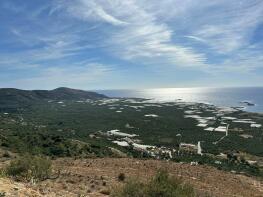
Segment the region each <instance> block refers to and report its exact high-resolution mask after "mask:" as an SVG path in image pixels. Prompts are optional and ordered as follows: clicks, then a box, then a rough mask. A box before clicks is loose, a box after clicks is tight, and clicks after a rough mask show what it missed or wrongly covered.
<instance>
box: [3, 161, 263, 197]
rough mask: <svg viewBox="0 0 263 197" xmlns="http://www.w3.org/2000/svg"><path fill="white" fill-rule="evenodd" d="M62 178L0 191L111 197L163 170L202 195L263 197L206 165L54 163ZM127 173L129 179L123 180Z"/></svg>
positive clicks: (238, 178)
mask: <svg viewBox="0 0 263 197" xmlns="http://www.w3.org/2000/svg"><path fill="white" fill-rule="evenodd" d="M53 166H54V168H55V169H56V170H60V175H59V177H57V178H54V179H48V180H45V181H43V182H40V183H36V184H32V183H27V184H26V183H21V182H15V181H13V180H11V179H7V178H0V185H1V188H0V192H2V193H3V192H5V193H6V196H29V197H30V196H70V197H72V196H76V197H77V196H96V197H97V196H108V195H109V194H110V192H111V189H112V188H114V187H115V186H116V185H121V184H123V183H124V182H125V181H126V180H128V179H130V178H136V179H141V181H147V180H149V179H150V177H152V176H153V175H154V174H155V173H156V171H157V170H158V169H160V168H165V169H167V170H168V172H169V173H170V174H171V175H172V176H175V177H178V178H181V179H182V180H183V181H184V182H186V183H190V184H191V185H192V186H193V187H194V188H195V190H196V191H197V192H198V193H200V196H216V197H217V196H218V197H219V196H220V197H224V196H244V197H247V196H251V197H252V196H263V185H262V182H260V181H259V180H256V179H255V178H252V177H247V176H243V175H236V174H233V173H230V172H224V171H220V170H217V169H215V168H213V167H208V166H205V165H198V166H191V165H190V164H185V163H175V162H167V161H157V160H138V159H131V158H101V159H81V160H74V159H69V158H61V159H57V160H55V161H54V162H53ZM121 173H123V174H124V176H125V179H124V180H123V181H120V180H119V178H118V177H119V175H120V174H121Z"/></svg>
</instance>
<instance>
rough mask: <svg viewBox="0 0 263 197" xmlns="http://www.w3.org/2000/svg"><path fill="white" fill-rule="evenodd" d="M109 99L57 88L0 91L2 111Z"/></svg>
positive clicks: (100, 95) (95, 94)
mask: <svg viewBox="0 0 263 197" xmlns="http://www.w3.org/2000/svg"><path fill="white" fill-rule="evenodd" d="M101 98H107V97H106V96H105V95H103V94H98V93H96V92H90V91H84V90H76V89H70V88H65V87H61V88H57V89H54V90H19V89H15V88H1V89H0V109H3V108H17V107H20V106H25V105H30V104H31V103H32V102H39V101H44V100H84V99H101Z"/></svg>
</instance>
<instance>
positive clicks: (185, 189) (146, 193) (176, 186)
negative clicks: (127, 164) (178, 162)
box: [111, 170, 197, 197]
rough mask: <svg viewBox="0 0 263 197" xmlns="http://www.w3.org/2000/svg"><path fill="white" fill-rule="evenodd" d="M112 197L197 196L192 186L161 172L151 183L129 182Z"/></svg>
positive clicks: (116, 190) (113, 193)
mask: <svg viewBox="0 0 263 197" xmlns="http://www.w3.org/2000/svg"><path fill="white" fill-rule="evenodd" d="M111 196H112V197H134V196H136V197H160V196H165V197H175V196H180V197H191V196H197V195H196V194H195V191H194V189H193V188H192V186H190V185H188V184H185V183H183V182H182V181H181V180H180V179H177V178H175V177H173V176H170V175H169V174H168V172H167V171H164V170H160V171H158V172H157V173H156V175H155V176H154V177H153V178H152V179H151V180H150V181H149V182H146V183H144V182H141V181H138V180H135V179H132V180H128V181H127V182H126V183H125V184H124V185H123V186H121V187H119V188H116V189H115V190H114V191H113V192H112V195H111Z"/></svg>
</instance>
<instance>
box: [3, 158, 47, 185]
mask: <svg viewBox="0 0 263 197" xmlns="http://www.w3.org/2000/svg"><path fill="white" fill-rule="evenodd" d="M51 172H52V164H51V160H50V159H48V158H47V157H43V156H31V155H25V156H21V157H19V158H17V159H15V160H13V161H11V163H10V164H9V165H8V166H7V167H6V168H5V169H4V173H5V175H7V176H10V177H12V178H15V179H16V180H19V181H27V182H28V181H34V182H36V181H43V180H45V179H48V178H49V177H50V176H51Z"/></svg>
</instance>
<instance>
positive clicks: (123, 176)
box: [118, 173, 125, 181]
mask: <svg viewBox="0 0 263 197" xmlns="http://www.w3.org/2000/svg"><path fill="white" fill-rule="evenodd" d="M118 180H119V181H124V180H125V174H124V173H120V174H119V175H118Z"/></svg>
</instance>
